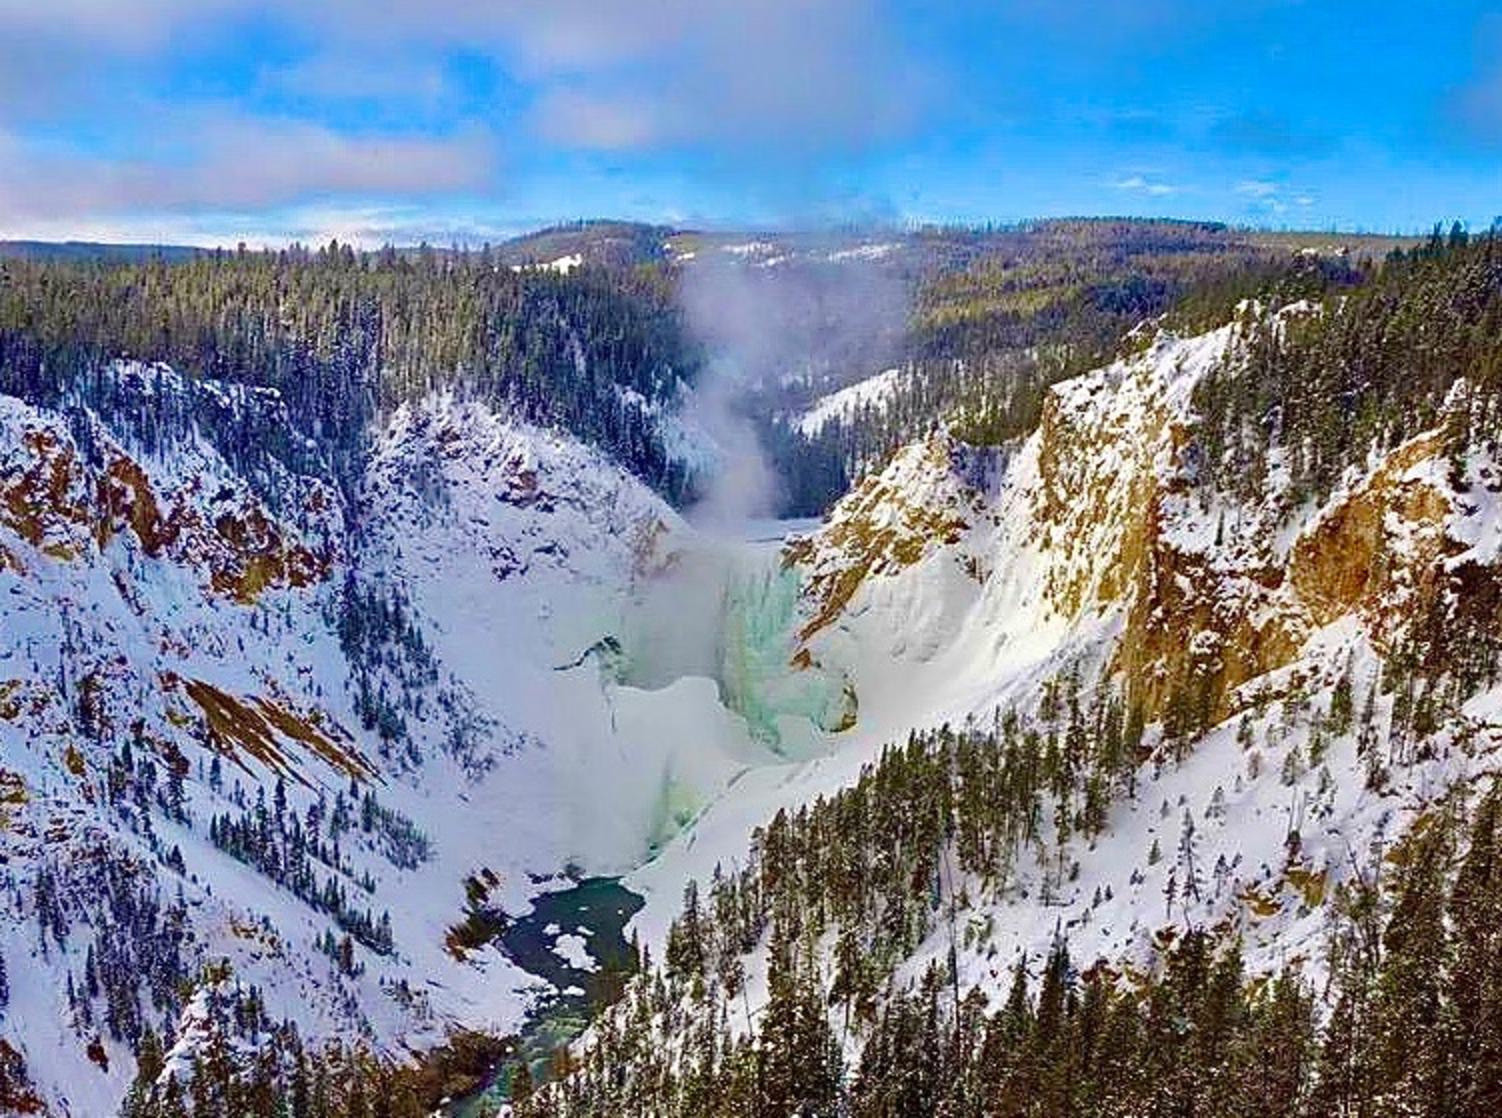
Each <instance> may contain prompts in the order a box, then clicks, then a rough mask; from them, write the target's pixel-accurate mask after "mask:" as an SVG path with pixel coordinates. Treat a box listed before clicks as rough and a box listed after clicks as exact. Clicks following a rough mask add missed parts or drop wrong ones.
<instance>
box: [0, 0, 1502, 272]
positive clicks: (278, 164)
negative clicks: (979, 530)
mask: <svg viewBox="0 0 1502 1118" xmlns="http://www.w3.org/2000/svg"><path fill="white" fill-rule="evenodd" d="M1489 7H1490V8H1491V9H1492V11H1491V12H1490V13H1489V12H1488V10H1487V9H1488V8H1489ZM1123 213H1129V214H1144V215H1175V216H1177V215H1183V216H1191V217H1206V218H1217V219H1223V220H1230V221H1236V222H1251V223H1258V224H1267V225H1273V226H1300V227H1321V228H1328V227H1330V226H1332V225H1333V226H1338V227H1341V228H1361V229H1370V230H1379V231H1388V230H1412V229H1415V228H1419V227H1423V226H1426V225H1428V224H1430V223H1432V222H1433V221H1434V220H1436V219H1439V218H1444V219H1447V220H1448V219H1452V218H1460V219H1462V220H1465V221H1468V222H1470V223H1471V224H1472V225H1476V226H1481V225H1486V224H1490V222H1491V221H1492V219H1493V218H1494V217H1495V216H1497V215H1499V214H1502V10H1499V9H1498V7H1497V5H1496V4H1495V3H1491V4H1487V3H1471V2H1468V0H1433V2H1432V3H1429V4H1415V3H1411V2H1405V3H1390V2H1388V0H1364V2H1348V0H1238V2H1236V3H1222V2H1220V0H1139V2H1134V3H1126V2H1115V3H1113V2H1112V0H1095V2H1084V0H991V2H989V3H980V2H973V3H972V2H968V0H929V2H927V3H913V2H908V0H629V2H628V0H0V237H45V238H51V239H58V238H65V237H74V238H89V239H108V240H167V241H177V242H192V243H222V242H233V241H235V240H240V239H244V240H246V241H249V242H251V243H276V242H283V241H286V240H288V239H294V238H302V239H311V238H321V237H326V236H329V235H337V236H340V237H342V238H351V239H355V240H358V241H361V242H363V243H368V244H377V243H380V242H382V241H384V240H387V239H392V240H397V241H412V240H417V239H422V238H427V239H430V240H437V241H443V242H446V241H449V240H451V239H462V240H480V239H484V238H487V237H497V236H502V235H506V234H509V233H512V232H516V231H518V230H520V229H523V228H527V227H530V226H534V225H537V224H540V223H544V222H549V221H554V220H560V219H570V218H575V217H585V216H621V217H628V218H637V219H645V220H654V221H664V222H672V223H680V224H706V225H708V224H715V225H736V224H740V225H746V224H804V223H810V222H824V221H838V222H844V221H849V220H875V221H902V222H906V221H921V220H963V221H976V220H1011V219H1016V218H1019V217H1027V216H1041V215H1056V214H1123Z"/></svg>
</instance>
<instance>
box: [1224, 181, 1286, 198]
mask: <svg viewBox="0 0 1502 1118" xmlns="http://www.w3.org/2000/svg"><path fill="white" fill-rule="evenodd" d="M1233 189H1234V190H1235V191H1236V193H1237V194H1244V195H1246V196H1247V197H1248V198H1273V197H1276V196H1277V195H1278V193H1279V192H1280V191H1281V190H1282V189H1283V188H1282V187H1281V186H1279V185H1278V184H1277V183H1275V182H1268V181H1267V180H1266V179H1242V180H1241V181H1240V182H1238V183H1237V184H1236V185H1235V187H1234V188H1233Z"/></svg>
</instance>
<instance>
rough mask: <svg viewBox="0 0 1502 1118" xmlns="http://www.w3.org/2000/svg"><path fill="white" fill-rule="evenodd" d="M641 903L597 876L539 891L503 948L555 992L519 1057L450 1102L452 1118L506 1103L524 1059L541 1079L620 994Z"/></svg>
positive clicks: (543, 1003) (526, 1033)
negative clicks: (630, 927) (629, 927)
mask: <svg viewBox="0 0 1502 1118" xmlns="http://www.w3.org/2000/svg"><path fill="white" fill-rule="evenodd" d="M642 903H643V901H642V898H641V897H640V896H638V895H637V894H635V893H633V892H631V890H629V889H627V888H626V887H625V886H623V885H622V884H621V883H620V881H619V880H618V879H616V878H613V877H592V878H586V879H585V880H583V881H580V882H579V883H578V884H576V885H574V886H572V887H570V888H568V889H560V890H557V891H555V892H550V893H540V894H538V895H537V896H536V897H534V898H533V899H532V911H531V912H529V913H528V914H527V915H526V916H521V917H518V918H517V919H516V920H514V921H512V922H511V924H510V926H509V927H508V928H507V929H506V931H505V933H504V934H503V935H502V936H501V946H502V947H503V948H504V950H505V952H506V954H507V955H509V956H510V957H511V958H512V959H514V960H515V961H516V963H517V965H519V966H520V967H522V968H523V969H524V970H526V971H527V972H528V973H529V974H533V975H536V976H537V977H538V978H540V979H542V980H543V981H545V982H547V983H548V984H549V985H550V986H551V987H552V988H553V992H552V993H550V994H548V995H546V996H545V997H544V998H542V999H541V1000H539V1001H538V1003H537V1004H536V1005H535V1006H534V1007H533V1009H532V1011H531V1012H530V1013H529V1014H528V1016H527V1021H526V1024H525V1025H524V1026H523V1028H522V1032H521V1038H520V1039H521V1045H520V1049H519V1052H518V1054H517V1056H516V1057H515V1058H514V1059H513V1060H511V1061H508V1062H507V1063H505V1064H502V1065H501V1066H499V1067H497V1068H496V1069H495V1072H494V1073H493V1075H492V1077H491V1080H490V1082H489V1084H488V1085H487V1086H486V1087H485V1088H484V1089H483V1090H481V1091H478V1092H476V1093H475V1094H473V1095H470V1096H468V1097H467V1098H463V1099H459V1100H457V1101H455V1102H453V1103H451V1104H450V1105H449V1107H448V1108H447V1110H446V1111H445V1113H446V1114H447V1115H448V1116H449V1118H482V1116H484V1115H488V1114H490V1113H492V1112H493V1110H494V1108H495V1107H496V1106H497V1104H499V1103H500V1102H502V1101H504V1100H505V1098H506V1089H507V1086H508V1084H509V1082H510V1077H511V1072H512V1070H513V1069H514V1068H515V1067H516V1065H517V1063H518V1062H520V1061H522V1060H525V1061H526V1062H527V1064H528V1065H529V1067H530V1068H531V1070H532V1075H533V1078H534V1079H541V1078H543V1077H544V1075H545V1071H546V1066H547V1060H548V1057H549V1056H551V1055H552V1054H553V1052H555V1051H556V1050H557V1049H558V1048H560V1047H562V1046H563V1045H566V1044H568V1043H569V1042H570V1041H572V1040H573V1039H574V1038H575V1037H577V1036H578V1035H579V1034H580V1033H581V1032H583V1031H584V1028H585V1027H586V1026H587V1025H588V1024H589V1022H590V1020H591V1019H593V1017H594V1016H595V1014H597V1013H599V1012H600V1011H601V1010H602V1009H604V1008H605V1007H606V1006H608V1005H610V1003H611V1002H613V1001H615V1000H616V999H617V998H618V997H620V995H621V991H622V989H623V988H624V987H625V984H626V980H627V978H628V977H629V976H630V974H631V971H632V969H633V968H634V966H635V958H634V957H633V955H632V952H631V944H630V943H629V942H628V941H627V939H626V936H625V927H626V924H627V922H628V921H629V920H630V919H631V917H632V916H634V915H636V913H637V911H638V910H639V909H640V908H641V906H642ZM560 941H562V942H561V943H560ZM581 948H582V950H581ZM586 952H587V957H586V954H585V953H586ZM591 960H592V963H591Z"/></svg>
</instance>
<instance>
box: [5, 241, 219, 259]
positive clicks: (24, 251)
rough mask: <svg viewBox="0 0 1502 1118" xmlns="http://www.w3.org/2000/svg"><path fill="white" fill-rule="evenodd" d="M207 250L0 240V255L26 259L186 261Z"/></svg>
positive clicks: (183, 246) (96, 243)
mask: <svg viewBox="0 0 1502 1118" xmlns="http://www.w3.org/2000/svg"><path fill="white" fill-rule="evenodd" d="M206 251H208V250H206V249H201V248H192V247H190V246H188V245H116V244H104V243H102V242H99V241H0V256H19V257H24V258H26V259H28V260H124V261H136V260H149V259H151V258H152V257H161V258H163V259H165V260H174V261H176V260H188V259H191V258H192V257H194V256H197V255H199V254H200V253H202V252H206Z"/></svg>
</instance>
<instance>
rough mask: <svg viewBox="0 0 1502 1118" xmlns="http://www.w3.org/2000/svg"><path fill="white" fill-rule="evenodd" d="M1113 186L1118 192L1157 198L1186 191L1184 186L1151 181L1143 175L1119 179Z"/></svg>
mask: <svg viewBox="0 0 1502 1118" xmlns="http://www.w3.org/2000/svg"><path fill="white" fill-rule="evenodd" d="M1112 185H1113V186H1114V187H1116V189H1117V190H1129V191H1133V192H1136V193H1140V194H1148V195H1151V196H1153V197H1155V198H1164V197H1168V196H1169V195H1172V194H1181V193H1183V191H1184V187H1182V186H1174V185H1173V184H1171V183H1166V182H1159V181H1157V180H1155V179H1149V178H1147V177H1145V176H1143V175H1128V176H1126V177H1125V178H1120V179H1117V180H1116V181H1115V182H1114V183H1112Z"/></svg>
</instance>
